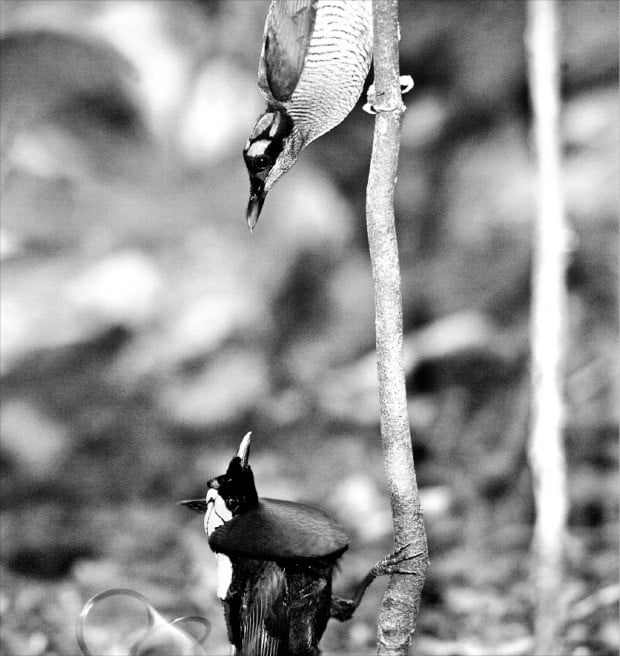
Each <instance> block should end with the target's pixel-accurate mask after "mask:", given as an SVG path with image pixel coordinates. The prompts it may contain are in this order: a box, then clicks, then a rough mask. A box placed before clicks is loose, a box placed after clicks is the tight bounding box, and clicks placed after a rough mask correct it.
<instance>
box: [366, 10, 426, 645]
mask: <svg viewBox="0 0 620 656" xmlns="http://www.w3.org/2000/svg"><path fill="white" fill-rule="evenodd" d="M373 21H374V68H375V94H376V95H375V98H376V100H375V103H374V107H375V110H376V111H377V116H376V119H375V133H374V142H373V149H372V158H371V162H370V175H369V179H368V191H367V201H366V215H367V225H368V242H369V248H370V257H371V261H372V272H373V280H374V290H375V325H376V332H377V335H376V339H377V365H378V377H379V400H380V407H381V437H382V442H383V453H384V458H385V471H386V478H387V486H388V490H389V494H390V500H391V505H392V518H393V524H394V542H395V546H396V547H401V546H404V545H406V544H409V545H411V550H412V552H414V553H415V552H421V553H422V554H423V557H421V558H418V559H415V560H414V561H412V572H413V575H402V574H394V575H392V576H391V577H390V581H389V584H388V587H387V590H386V592H385V596H384V598H383V604H382V607H381V614H380V619H379V635H378V654H381V655H387V654H390V655H394V656H395V655H397V654H398V655H404V654H407V653H408V645H409V640H410V637H411V635H412V633H413V631H414V629H415V624H416V620H417V616H418V611H419V607H420V596H421V593H422V587H423V585H424V578H425V573H426V567H427V546H426V533H425V530H424V523H423V519H422V513H421V510H420V499H419V494H418V487H417V483H416V476H415V469H414V464H413V453H412V449H411V433H410V430H409V418H408V413H407V397H406V391H405V374H404V366H403V326H402V298H401V279H400V269H399V263H398V246H397V243H396V231H395V226H394V187H395V185H396V170H397V165H398V150H399V146H400V128H401V118H402V114H403V112H404V106H403V103H402V99H401V95H400V86H399V65H398V0H373Z"/></svg>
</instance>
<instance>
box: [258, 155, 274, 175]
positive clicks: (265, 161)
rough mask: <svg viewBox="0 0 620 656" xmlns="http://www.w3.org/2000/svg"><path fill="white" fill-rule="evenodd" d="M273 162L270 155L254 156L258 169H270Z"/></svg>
mask: <svg viewBox="0 0 620 656" xmlns="http://www.w3.org/2000/svg"><path fill="white" fill-rule="evenodd" d="M272 164H273V162H272V161H271V157H269V155H257V156H256V157H255V158H254V168H255V169H256V170H257V171H264V170H265V169H268V168H269V167H270V166H271V165H272Z"/></svg>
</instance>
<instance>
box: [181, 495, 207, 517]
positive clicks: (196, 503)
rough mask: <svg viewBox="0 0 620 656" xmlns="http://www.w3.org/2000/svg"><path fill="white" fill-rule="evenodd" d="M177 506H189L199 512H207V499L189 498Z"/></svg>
mask: <svg viewBox="0 0 620 656" xmlns="http://www.w3.org/2000/svg"><path fill="white" fill-rule="evenodd" d="M177 506H187V507H188V508H189V509H190V510H193V511H194V512H197V513H203V514H204V513H206V512H207V507H208V504H207V501H206V499H187V500H186V501H179V503H177Z"/></svg>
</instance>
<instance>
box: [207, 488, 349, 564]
mask: <svg viewBox="0 0 620 656" xmlns="http://www.w3.org/2000/svg"><path fill="white" fill-rule="evenodd" d="M209 546H210V547H211V548H212V549H213V551H217V552H219V553H223V554H226V555H227V556H231V557H235V556H240V557H244V558H259V559H262V560H281V559H284V560H296V559H300V560H304V559H310V558H329V559H333V560H334V561H335V560H336V559H337V558H339V557H340V556H341V555H342V554H343V553H344V552H345V551H346V549H347V547H348V546H349V538H348V537H347V535H346V533H345V532H344V530H343V528H342V527H341V526H340V524H338V522H336V521H335V520H334V519H332V518H331V517H330V516H329V515H328V514H326V513H324V512H323V511H322V510H319V509H318V508H313V507H312V506H306V505H303V504H301V503H292V502H290V501H279V500H276V499H261V500H260V502H259V505H258V506H257V507H256V508H254V509H252V510H250V511H248V512H246V513H244V514H242V515H237V516H236V517H233V518H232V519H231V520H230V521H229V522H226V523H225V524H223V525H222V526H220V527H219V528H216V529H215V530H214V531H213V533H212V534H211V536H210V537H209Z"/></svg>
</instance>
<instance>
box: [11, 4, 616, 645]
mask: <svg viewBox="0 0 620 656" xmlns="http://www.w3.org/2000/svg"><path fill="white" fill-rule="evenodd" d="M265 10H266V4H265V3H264V2H247V1H245V0H228V1H227V2H215V1H213V0H205V1H204V2H189V1H187V2H183V3H181V2H155V1H149V0H141V1H139V2H138V1H129V0H127V1H124V2H114V1H109V0H101V1H97V2H94V1H92V0H91V1H88V0H84V1H80V2H71V3H68V2H62V1H56V0H47V1H46V2H45V3H41V2H37V1H28V0H4V1H3V2H2V3H1V4H0V19H1V21H2V22H1V34H2V39H1V40H0V54H1V55H2V68H1V69H0V76H1V77H0V82H1V83H2V94H1V103H2V105H1V110H2V111H1V125H2V144H1V145H2V173H3V189H2V233H1V242H0V244H1V247H2V249H1V253H2V282H1V284H2V308H1V309H2V323H1V338H2V341H1V348H2V383H3V390H4V394H3V397H4V398H3V408H2V410H3V411H2V424H1V428H2V443H1V448H0V460H1V463H2V469H3V479H2V488H1V493H2V515H1V517H0V519H1V521H2V535H1V554H2V556H1V559H0V564H1V567H2V574H3V577H2V578H3V585H2V592H0V614H1V617H2V626H1V628H0V651H2V653H5V654H7V656H13V655H14V656H27V655H32V656H35V655H37V654H48V655H51V654H62V655H73V654H75V653H76V649H77V646H76V644H75V640H74V636H73V627H74V621H75V618H76V616H77V614H78V613H79V610H80V607H81V605H82V603H83V602H84V601H85V600H86V599H87V598H88V596H90V595H91V594H94V593H95V592H99V591H101V590H103V589H106V588H110V587H132V588H135V589H136V590H139V591H140V592H142V593H143V594H145V595H146V596H147V597H148V598H149V599H150V600H151V601H152V602H153V604H154V605H155V606H156V607H157V608H158V610H160V611H161V612H162V613H164V614H165V615H166V616H169V617H176V616H178V615H186V614H191V613H198V614H204V615H206V616H207V617H208V618H209V619H210V620H211V622H212V624H213V625H214V632H213V634H212V636H211V637H210V638H209V642H208V647H209V649H210V650H211V651H210V652H209V653H213V654H219V653H223V652H225V651H226V646H225V645H226V639H225V633H224V626H223V624H224V623H223V618H222V616H221V611H220V608H219V604H218V603H217V601H216V598H215V565H214V562H213V561H214V558H213V557H212V556H211V554H210V553H209V551H208V547H207V544H206V539H205V537H204V534H203V533H202V527H201V524H200V522H199V521H197V520H196V518H195V517H194V516H189V515H186V514H185V513H184V512H183V510H182V509H178V508H175V506H174V502H175V501H177V500H179V499H182V498H187V497H191V496H199V495H202V494H204V491H205V483H206V480H207V479H208V478H209V477H210V476H212V475H214V474H218V473H220V472H221V471H223V469H222V468H223V467H225V465H226V463H227V461H228V459H229V458H230V456H231V454H232V452H233V450H234V449H235V448H236V445H237V443H238V440H239V438H240V437H241V435H242V434H243V433H244V432H245V431H246V430H252V431H254V438H255V444H256V446H255V448H254V452H253V456H252V459H253V469H254V472H255V474H256V478H257V483H258V486H259V493H261V494H262V495H265V496H273V497H281V498H287V499H298V500H308V501H310V502H312V503H316V504H318V505H320V506H322V507H324V508H325V509H327V510H329V511H330V512H331V513H333V514H334V515H336V516H337V517H338V518H339V519H340V520H341V521H342V522H343V523H344V524H345V525H346V526H347V529H348V530H349V531H350V534H351V535H352V546H351V549H350V551H349V552H348V553H347V555H346V556H345V557H344V559H343V561H342V572H341V574H340V575H339V577H338V580H337V582H336V589H337V590H339V591H344V590H346V589H347V587H348V586H349V587H350V586H351V585H352V584H353V582H354V581H355V580H356V579H357V578H359V577H361V576H363V575H364V574H365V573H366V571H367V568H368V567H369V566H370V565H371V564H372V563H373V562H375V561H376V560H377V559H378V558H379V557H380V556H381V555H383V554H385V553H386V552H388V551H389V550H390V549H391V538H390V530H391V523H390V517H389V506H388V502H387V499H386V495H385V490H384V482H383V464H382V459H381V449H380V439H379V427H378V403H377V398H376V383H375V362H374V353H373V345H374V318H373V317H374V315H373V304H372V280H371V274H370V267H369V262H368V254H367V244H366V233H365V225H364V204H365V198H364V189H365V183H366V176H367V167H368V161H369V156H370V150H371V145H372V129H373V121H372V119H371V118H370V117H369V116H367V115H365V114H364V113H362V112H361V111H360V110H359V109H357V110H356V111H354V112H353V114H352V115H351V116H350V117H349V118H348V119H347V120H346V121H345V122H344V123H343V124H342V125H341V126H339V127H338V128H337V129H335V130H334V131H333V132H331V133H330V134H328V135H326V136H325V137H323V138H322V139H320V140H319V141H318V142H317V143H316V144H314V145H313V146H312V147H311V148H309V149H308V151H306V152H304V155H303V157H302V158H301V161H300V162H299V163H298V164H297V166H296V167H295V168H294V169H293V170H292V171H291V172H290V173H289V174H287V176H286V177H285V178H284V179H283V180H282V181H281V182H280V183H279V184H278V185H277V186H276V188H275V189H274V190H273V191H272V192H271V193H270V196H269V198H268V199H267V203H266V205H265V208H264V211H263V216H262V218H261V222H260V223H259V225H258V227H257V230H256V231H255V233H254V234H253V235H249V234H248V233H247V231H246V228H245V221H244V208H245V203H246V194H247V190H248V184H247V180H246V174H245V172H244V167H243V163H242V160H241V157H240V152H241V149H242V147H243V144H244V142H245V140H246V138H247V134H248V131H249V130H250V128H251V125H252V123H253V120H254V119H255V118H256V116H257V115H258V113H259V112H260V109H261V106H262V101H261V99H260V96H259V94H258V90H257V88H256V75H255V69H256V64H257V60H258V54H259V51H260V37H261V34H262V22H263V19H264V15H265ZM400 11H401V23H402V24H401V32H402V40H401V53H402V54H401V68H402V71H403V73H409V74H411V75H413V77H414V79H415V82H416V87H415V89H414V90H413V91H412V92H411V93H410V94H409V95H408V96H407V97H406V98H405V100H406V103H407V106H408V111H407V113H406V115H405V119H404V124H403V138H402V150H401V164H400V171H399V184H398V189H397V198H396V216H397V229H398V236H399V246H400V252H401V265H402V270H403V294H404V304H405V307H404V315H405V331H406V359H407V381H408V391H409V404H410V415H411V425H412V429H413V433H414V452H415V456H416V464H417V470H418V480H419V483H420V485H421V488H422V503H423V506H424V509H425V514H426V518H427V528H428V532H429V546H430V552H431V568H430V570H429V579H428V582H427V584H426V587H425V591H424V600H423V610H422V615H421V618H420V624H419V626H418V630H417V632H416V636H417V638H416V640H417V652H416V653H420V654H428V655H433V654H437V655H439V654H445V655H448V654H492V653H493V654H495V653H526V652H527V650H528V649H529V647H530V646H531V643H530V642H529V636H530V634H531V625H530V622H531V607H532V588H531V586H530V585H529V582H528V545H529V540H530V533H531V521H532V512H533V510H532V499H531V491H530V487H531V486H530V481H529V474H528V471H527V469H526V466H525V448H526V436H527V428H528V404H529V401H528V370H527V355H528V304H529V266H530V244H529V237H530V223H531V220H532V216H533V194H532V190H533V182H534V179H533V175H534V173H533V167H532V160H531V152H530V144H529V123H530V118H531V116H530V106H529V99H528V96H527V83H526V71H525V67H524V48H523V28H524V4H523V2H521V1H520V0H517V1H513V0H504V1H503V2H496V1H495V0H467V1H460V0H450V1H448V0H446V1H442V2H440V1H438V0H416V1H415V2H408V1H406V0H405V1H403V2H401V8H400ZM562 20H563V25H562V30H563V31H562V40H563V46H562V67H563V68H562V70H563V82H564V89H563V93H564V100H565V107H564V113H563V137H564V146H565V156H566V159H565V183H566V203H567V209H568V213H569V217H570V221H571V225H572V227H573V230H574V237H573V253H572V260H571V266H570V271H569V280H568V282H569V287H570V308H569V310H570V326H569V339H570V350H569V353H568V363H567V387H566V389H567V399H568V411H569V416H568V425H567V429H566V443H567V449H568V458H569V467H570V495H571V504H572V505H571V508H572V510H571V525H570V539H569V543H568V544H567V549H568V557H569V572H570V579H569V582H568V585H567V588H566V591H565V593H566V596H567V598H568V599H569V600H570V602H571V603H573V602H575V603H576V602H577V601H578V600H581V601H580V602H579V603H581V606H575V608H583V607H584V603H586V602H588V600H594V601H592V603H591V609H590V610H587V611H582V612H581V614H579V613H577V612H576V611H575V614H574V615H573V616H572V617H573V619H572V620H571V623H570V625H569V626H567V628H566V640H567V653H570V654H575V655H577V654H579V655H583V656H585V655H587V654H596V655H600V656H603V655H606V654H610V655H611V654H614V653H616V654H617V652H618V643H619V640H618V629H617V621H616V620H617V609H615V608H614V604H613V601H614V598H615V599H616V602H617V593H616V596H615V597H614V593H613V589H612V591H611V593H610V594H608V595H607V597H601V598H604V599H605V600H606V601H604V603H603V602H600V603H599V601H597V600H599V597H597V596H594V597H591V596H590V595H592V594H593V593H595V592H596V591H598V590H600V589H606V588H605V586H609V585H610V584H612V583H615V582H617V571H618V558H617V541H618V503H617V485H618V471H617V470H618V454H617V431H618V412H617V405H616V404H615V403H614V399H617V397H618V389H617V380H616V378H615V373H614V372H616V371H617V361H618V354H617V331H618V317H617V301H618V298H617V279H618V260H617V243H618V188H619V185H618V182H619V167H618V147H619V134H618V122H619V119H618V111H617V109H618V5H617V3H616V2H613V1H611V0H609V1H606V0H603V1H595V0H566V1H565V2H563V3H562ZM381 593H382V584H381V583H377V584H375V585H374V587H373V588H371V591H370V592H369V594H368V598H367V599H366V600H365V601H364V603H363V605H362V607H361V608H360V610H359V612H358V614H357V616H356V618H355V619H354V620H352V621H351V622H349V623H346V624H341V625H336V624H334V625H333V626H330V628H329V629H328V633H327V635H326V637H325V640H324V644H323V646H324V648H325V650H327V651H329V652H332V653H358V654H359V653H370V652H371V651H372V647H373V644H374V627H375V624H376V614H377V608H378V603H379V599H380V596H381ZM610 600H611V601H610ZM588 603H589V602H588ZM586 608H590V607H589V606H587V604H586ZM502 650H503V651H502Z"/></svg>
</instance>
